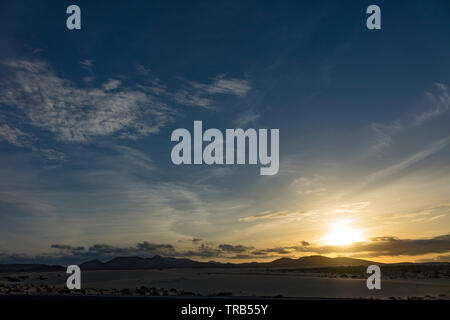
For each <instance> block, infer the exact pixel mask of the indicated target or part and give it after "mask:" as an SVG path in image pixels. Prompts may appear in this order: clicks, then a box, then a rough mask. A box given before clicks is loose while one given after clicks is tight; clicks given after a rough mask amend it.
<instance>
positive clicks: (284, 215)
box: [239, 210, 311, 222]
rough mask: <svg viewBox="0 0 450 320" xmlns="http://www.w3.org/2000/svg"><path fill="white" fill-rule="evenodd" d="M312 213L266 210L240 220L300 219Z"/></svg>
mask: <svg viewBox="0 0 450 320" xmlns="http://www.w3.org/2000/svg"><path fill="white" fill-rule="evenodd" d="M308 214H311V213H309V212H307V211H288V210H285V211H276V212H273V211H265V212H262V213H260V214H256V215H251V216H247V217H243V218H239V221H245V222H250V221H256V220H268V219H298V218H299V217H301V216H304V215H308Z"/></svg>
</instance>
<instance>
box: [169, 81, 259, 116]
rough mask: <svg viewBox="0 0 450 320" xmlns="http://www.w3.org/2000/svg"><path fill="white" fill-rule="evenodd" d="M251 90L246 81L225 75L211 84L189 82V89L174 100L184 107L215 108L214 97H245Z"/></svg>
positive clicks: (178, 93)
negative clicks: (221, 95) (222, 95)
mask: <svg viewBox="0 0 450 320" xmlns="http://www.w3.org/2000/svg"><path fill="white" fill-rule="evenodd" d="M250 89H251V86H250V84H249V82H248V81H247V80H245V79H237V78H231V79H226V78H225V75H218V76H216V77H215V78H214V79H213V81H212V82H211V83H200V82H196V81H191V82H189V83H188V88H185V89H181V90H179V91H177V92H176V93H175V94H174V99H175V101H176V102H177V103H180V104H183V105H188V106H199V107H203V108H213V103H214V99H213V97H214V96H216V95H219V94H227V95H234V96H238V97H243V96H245V95H246V94H247V92H248V91H250Z"/></svg>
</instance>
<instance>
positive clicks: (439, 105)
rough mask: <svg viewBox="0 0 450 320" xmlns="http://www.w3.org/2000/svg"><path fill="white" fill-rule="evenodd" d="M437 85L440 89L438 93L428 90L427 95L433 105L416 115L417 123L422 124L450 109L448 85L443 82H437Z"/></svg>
mask: <svg viewBox="0 0 450 320" xmlns="http://www.w3.org/2000/svg"><path fill="white" fill-rule="evenodd" d="M436 87H437V89H438V90H439V92H438V93H432V92H427V97H428V98H429V100H430V101H431V103H432V104H433V106H432V107H431V108H430V109H429V110H427V111H425V112H423V113H421V114H419V115H417V116H416V122H417V124H422V123H423V122H425V121H428V120H432V119H434V118H438V117H439V116H441V115H442V114H444V113H446V112H447V111H448V110H449V108H450V96H449V93H448V87H447V86H446V85H445V84H442V83H436Z"/></svg>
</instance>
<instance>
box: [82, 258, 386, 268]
mask: <svg viewBox="0 0 450 320" xmlns="http://www.w3.org/2000/svg"><path fill="white" fill-rule="evenodd" d="M371 264H380V263H376V262H372V261H367V260H360V259H353V258H345V257H340V258H328V257H324V256H309V257H301V258H299V259H290V258H281V259H277V260H274V261H272V262H268V263H267V262H266V263H258V262H251V263H236V264H234V263H219V262H198V261H193V260H190V259H178V258H170V257H161V256H154V257H152V258H142V257H118V258H114V259H112V260H109V261H107V262H104V263H102V262H100V261H99V260H91V261H87V262H84V263H82V264H81V265H80V268H81V269H82V270H138V269H159V268H201V267H204V268H206V267H209V268H214V267H215V268H217V267H220V268H237V267H241V268H242V267H252V268H258V267H264V268H321V267H343V266H368V265H371Z"/></svg>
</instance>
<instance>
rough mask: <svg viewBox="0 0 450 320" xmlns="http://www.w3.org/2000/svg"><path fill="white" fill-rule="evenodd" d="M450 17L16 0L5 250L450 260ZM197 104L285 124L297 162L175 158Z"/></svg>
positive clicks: (5, 133) (259, 5)
mask: <svg viewBox="0 0 450 320" xmlns="http://www.w3.org/2000/svg"><path fill="white" fill-rule="evenodd" d="M71 4H76V5H78V6H79V7H80V9H81V30H68V29H67V27H66V19H67V17H68V16H69V15H68V14H66V8H67V7H68V6H69V5H71ZM371 4H377V5H378V6H379V7H380V8H381V27H382V28H381V30H368V29H367V28H366V19H367V17H368V15H367V14H366V8H367V7H368V6H369V5H371ZM449 21H450V3H449V2H448V1H446V0H444V1H438V0H434V1H375V2H373V1H370V2H369V1H324V0H320V1H276V2H275V1H164V2H161V1H114V2H111V1H95V2H93V1H81V0H77V1H23V0H20V1H2V2H1V3H0V262H1V263H9V262H42V263H49V262H52V263H79V262H83V261H86V260H90V259H93V258H98V259H101V260H107V259H110V258H112V257H116V256H121V255H139V256H153V255H155V254H159V255H163V256H172V257H183V258H190V259H193V260H201V261H209V260H216V261H231V262H246V261H270V260H274V259H277V258H280V257H291V258H297V257H300V256H305V255H312V254H322V255H327V256H330V257H334V256H349V257H356V258H363V259H369V260H374V261H380V262H400V261H415V262H423V261H450V193H449V184H450V161H449V160H450V146H449V144H450V126H449V125H450V112H449V106H450V97H449V91H450V58H449V57H450V41H448V39H450V24H449ZM195 120H201V121H202V122H203V127H204V128H205V129H206V128H218V129H220V130H223V131H225V129H227V128H243V129H248V128H255V129H260V128H266V129H273V128H276V129H279V132H280V138H279V145H280V154H279V158H280V168H279V172H278V173H277V174H276V175H272V176H261V175H260V174H259V166H255V165H211V166H209V165H205V164H204V165H179V166H177V165H174V164H173V163H172V161H171V158H170V153H171V150H172V148H173V146H174V143H173V142H172V141H171V140H170V137H171V133H172V132H173V131H174V130H175V129H177V128H186V129H188V130H190V131H192V130H193V123H194V121H195Z"/></svg>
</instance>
